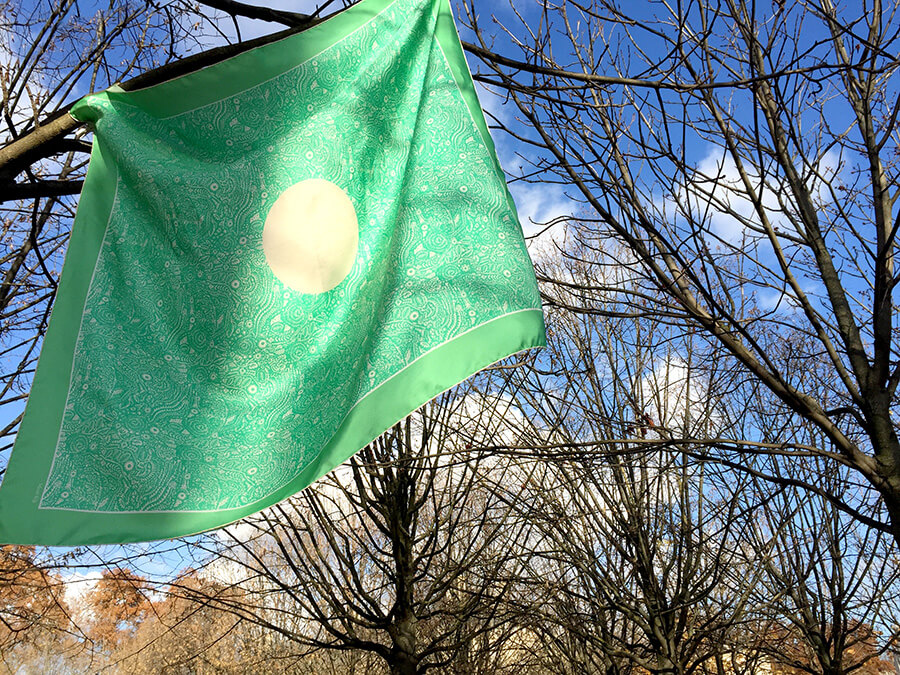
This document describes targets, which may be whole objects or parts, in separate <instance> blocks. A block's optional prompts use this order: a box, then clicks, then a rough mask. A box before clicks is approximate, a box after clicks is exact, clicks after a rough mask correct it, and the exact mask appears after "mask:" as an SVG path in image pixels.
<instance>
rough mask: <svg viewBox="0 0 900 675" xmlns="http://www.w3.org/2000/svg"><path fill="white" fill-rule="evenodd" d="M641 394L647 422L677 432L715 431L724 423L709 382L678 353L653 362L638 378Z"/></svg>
mask: <svg viewBox="0 0 900 675" xmlns="http://www.w3.org/2000/svg"><path fill="white" fill-rule="evenodd" d="M641 396H642V398H643V400H644V406H645V410H646V412H647V414H648V415H649V416H650V418H651V420H650V422H649V423H650V424H652V425H654V426H662V427H664V428H665V429H668V430H669V431H671V432H673V433H675V434H676V435H684V436H691V435H695V434H697V433H701V434H707V435H716V434H717V428H718V427H719V426H721V424H722V423H723V418H722V415H721V411H717V409H716V402H715V397H714V396H713V394H712V391H711V385H710V382H709V381H708V380H707V379H706V378H705V377H704V376H703V375H702V374H701V373H700V372H699V371H698V370H697V369H696V368H693V367H692V366H691V365H690V363H688V361H686V360H685V359H684V358H682V357H681V356H679V355H677V354H669V355H667V356H666V357H665V358H663V359H660V360H659V361H657V362H656V363H655V364H654V367H653V369H652V371H651V372H650V373H649V374H648V375H646V376H645V377H644V378H643V380H642V382H641Z"/></svg>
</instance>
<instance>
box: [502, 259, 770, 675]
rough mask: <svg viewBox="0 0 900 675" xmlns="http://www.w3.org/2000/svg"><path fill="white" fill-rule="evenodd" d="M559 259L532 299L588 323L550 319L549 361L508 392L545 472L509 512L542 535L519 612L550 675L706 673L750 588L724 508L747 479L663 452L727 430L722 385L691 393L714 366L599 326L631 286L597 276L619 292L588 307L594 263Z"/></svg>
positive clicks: (650, 339)
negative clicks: (521, 402) (522, 399)
mask: <svg viewBox="0 0 900 675" xmlns="http://www.w3.org/2000/svg"><path fill="white" fill-rule="evenodd" d="M589 256H590V257H589ZM604 257H605V258H606V260H607V261H610V260H611V258H609V257H608V256H604ZM567 258H568V260H567V261H566V262H564V263H557V264H554V263H553V262H552V261H550V262H547V263H545V264H544V265H543V271H544V272H545V273H546V274H553V275H554V276H555V277H560V278H562V277H564V278H565V282H564V283H561V284H557V285H545V289H544V290H545V293H546V295H547V296H548V297H550V298H554V299H556V300H557V301H558V303H557V304H568V303H570V302H571V301H572V300H573V297H572V296H573V293H574V294H578V295H579V301H580V302H582V303H587V304H589V306H590V307H591V308H592V310H593V312H592V313H586V312H582V311H576V312H572V311H569V310H565V309H557V310H554V311H551V312H550V313H549V326H550V333H551V336H552V340H551V341H552V345H551V347H550V349H549V353H548V354H546V355H545V356H544V358H543V359H542V362H541V366H542V369H541V370H540V371H533V374H532V376H531V377H530V378H529V379H530V382H529V383H530V385H531V386H530V387H529V386H527V385H526V386H523V387H521V391H522V392H523V394H524V395H526V396H527V395H528V394H525V392H531V393H530V396H531V397H532V399H531V401H530V402H529V403H530V407H531V409H532V410H533V411H534V412H533V416H534V419H535V429H534V430H535V434H536V436H535V437H533V440H532V444H533V445H534V447H535V448H537V452H538V453H539V456H540V454H543V457H542V469H541V470H540V477H539V478H536V479H535V480H534V481H533V482H530V483H529V486H530V487H531V489H532V494H530V495H529V497H528V498H527V499H525V500H521V501H520V502H518V504H517V508H518V509H519V511H520V513H521V514H522V517H523V518H525V519H527V520H528V521H529V522H533V523H535V525H536V527H537V528H538V529H539V530H540V532H541V535H542V538H541V540H540V542H539V543H538V545H537V546H536V547H535V549H534V552H533V554H532V555H533V557H532V560H533V561H534V564H535V566H536V567H535V569H536V571H538V573H539V574H540V575H541V576H542V577H543V579H544V581H545V583H546V584H547V589H548V591H549V592H548V593H547V596H546V599H545V601H544V602H543V603H540V604H537V605H536V606H535V607H529V608H528V610H527V611H528V612H531V613H534V614H535V615H538V616H540V615H542V616H543V617H544V620H543V621H537V622H536V625H538V626H542V632H543V635H545V636H547V637H546V639H545V642H546V643H547V644H548V645H553V649H552V650H548V651H549V654H548V657H549V658H551V659H552V658H553V657H552V655H553V653H554V652H556V653H557V654H563V655H565V657H564V658H560V657H559V656H557V659H556V660H557V661H560V662H564V661H568V663H569V665H568V668H569V669H567V670H561V671H560V672H584V673H601V672H602V673H620V672H635V671H640V672H643V671H647V672H650V673H679V674H685V673H692V672H695V671H697V670H700V669H703V668H712V669H713V670H715V664H716V662H717V661H722V662H724V660H726V659H729V658H731V656H732V654H733V653H734V652H735V650H736V648H737V647H736V644H735V642H736V635H738V634H739V633H740V632H741V630H742V626H743V624H744V622H745V621H746V618H747V617H748V616H749V615H750V609H752V607H751V600H752V589H753V587H754V585H755V583H756V582H757V581H758V578H759V574H760V573H759V571H758V570H757V569H756V568H755V567H754V566H753V565H752V561H751V560H750V559H748V555H747V552H746V550H745V549H744V547H743V546H742V542H743V541H744V539H745V538H746V536H747V529H748V527H749V524H750V523H749V521H748V519H747V518H746V515H745V512H744V510H743V508H742V505H741V500H740V499H738V498H737V495H739V494H740V492H741V490H742V488H743V487H744V486H745V485H746V484H747V482H748V479H747V477H746V476H742V474H741V473H735V472H733V471H730V470H723V469H722V467H721V466H719V465H714V464H708V463H706V462H703V461H701V460H699V459H695V458H694V457H693V455H694V453H693V449H692V448H690V447H686V448H682V447H681V446H680V444H679V443H673V441H672V438H673V437H677V438H681V437H690V436H696V435H698V434H699V433H701V431H702V432H703V433H705V434H709V435H716V432H717V431H719V428H720V427H725V426H727V417H728V414H729V412H730V411H729V410H728V409H727V407H726V404H727V401H726V400H725V398H724V396H722V395H720V394H719V393H718V392H719V391H721V390H723V389H724V388H726V387H727V382H726V380H727V378H726V377H725V375H727V373H723V376H722V377H719V378H717V380H716V381H715V382H712V381H709V380H704V378H703V376H702V373H703V372H704V370H705V371H706V372H709V368H711V367H712V366H711V365H707V367H706V368H705V369H703V368H700V367H698V364H701V363H705V362H709V363H714V362H715V354H714V353H709V352H708V351H707V350H706V348H705V345H704V344H703V341H702V340H692V339H690V337H687V338H685V337H684V336H683V335H680V334H679V331H677V330H673V329H671V328H669V327H666V326H661V325H660V324H658V323H657V322H656V321H654V320H653V319H652V318H640V317H632V316H626V317H619V318H610V317H608V316H603V315H604V314H607V313H608V312H606V311H605V310H611V309H612V308H614V307H615V306H616V304H617V303H618V297H617V296H618V295H619V294H620V293H622V292H626V291H627V289H628V287H630V286H631V285H632V284H633V283H635V282H634V280H633V279H631V278H630V276H629V275H628V274H627V273H626V274H622V270H621V269H619V270H618V271H616V270H615V269H614V268H610V269H608V270H607V272H606V274H605V277H606V281H607V285H608V286H609V287H613V286H616V287H617V290H616V291H614V292H595V293H593V294H592V295H591V297H590V298H588V297H587V294H586V293H585V292H584V288H585V285H586V284H588V283H590V277H591V275H593V274H594V273H595V272H596V270H597V269H598V268H599V266H600V265H602V264H603V260H602V259H601V258H600V257H597V256H595V255H593V254H592V252H591V251H590V250H587V249H583V250H580V251H579V250H576V249H575V248H572V249H570V250H569V251H568V252H567ZM589 261H593V262H589ZM594 262H595V263H596V266H595V264H594ZM615 275H617V278H614V276H615ZM695 368H696V369H697V372H696V373H695V372H694V369H695ZM533 576H537V574H535V575H533ZM743 651H744V653H743V655H742V658H744V659H745V660H746V659H750V658H751V657H752V654H751V653H750V651H749V649H744V650H743Z"/></svg>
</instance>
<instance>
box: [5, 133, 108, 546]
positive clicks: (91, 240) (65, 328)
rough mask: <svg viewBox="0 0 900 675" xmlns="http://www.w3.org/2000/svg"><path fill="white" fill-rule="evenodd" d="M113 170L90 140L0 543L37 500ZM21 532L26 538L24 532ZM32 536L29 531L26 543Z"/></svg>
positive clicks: (14, 458) (15, 456) (10, 475)
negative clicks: (86, 197)
mask: <svg viewBox="0 0 900 675" xmlns="http://www.w3.org/2000/svg"><path fill="white" fill-rule="evenodd" d="M116 179H117V176H116V171H115V168H114V166H112V165H111V164H109V163H108V162H107V161H106V158H105V156H104V152H103V147H102V142H101V141H99V140H98V139H97V138H96V137H95V138H94V142H93V146H92V148H91V159H90V164H89V166H88V172H87V176H85V180H84V187H83V188H82V196H84V195H89V198H88V199H86V200H85V199H81V200H79V204H78V211H77V213H76V216H75V222H74V224H73V227H72V234H71V237H70V239H69V246H68V249H67V250H66V256H65V261H64V263H63V268H62V274H61V276H60V279H61V281H60V283H59V287H58V289H59V290H58V291H57V295H56V298H55V300H54V303H53V310H52V312H51V314H50V322H49V325H48V328H47V334H46V336H45V337H44V342H43V345H42V346H41V354H40V357H39V358H38V364H37V368H36V371H35V376H34V379H33V380H32V384H31V392H30V394H29V396H28V404H27V405H26V406H25V415H24V417H23V418H22V423H21V424H20V426H19V431H18V433H17V434H16V442H15V447H14V448H13V452H12V454H11V456H10V458H9V463H8V464H7V467H6V473H5V475H4V476H3V482H2V484H0V541H6V539H7V537H6V535H5V534H3V533H4V532H5V528H6V525H7V523H12V522H13V521H16V522H15V525H14V526H15V527H18V526H19V524H20V523H19V522H18V521H19V520H20V519H21V516H22V514H23V513H25V512H27V511H29V510H33V509H35V508H36V507H37V503H38V501H39V500H40V498H41V494H42V493H43V490H44V482H45V480H46V478H47V476H48V475H49V470H50V466H51V463H52V461H53V454H54V451H55V449H56V444H57V441H58V438H59V430H60V426H61V425H62V416H63V414H64V410H65V405H66V401H67V399H68V395H69V383H70V380H71V377H72V362H73V359H74V354H75V344H76V342H77V340H78V333H79V331H80V330H81V321H82V315H83V312H84V304H85V302H86V298H87V294H88V290H89V288H90V284H91V279H92V277H93V274H94V268H95V265H96V261H97V257H98V256H99V254H100V248H101V246H102V244H103V239H104V237H105V235H106V229H107V225H108V223H109V218H110V214H111V213H112V208H113V204H114V202H115V197H116ZM23 534H25V533H24V532H23ZM32 537H34V533H28V536H27V537H26V538H27V539H31V538H32Z"/></svg>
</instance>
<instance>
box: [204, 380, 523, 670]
mask: <svg viewBox="0 0 900 675" xmlns="http://www.w3.org/2000/svg"><path fill="white" fill-rule="evenodd" d="M508 406H509V401H508V399H506V398H503V397H487V398H485V397H483V396H477V395H475V394H470V395H462V392H456V393H454V394H449V395H445V396H444V397H442V398H441V399H440V400H439V402H437V403H434V404H431V405H428V406H426V407H425V408H423V409H421V410H420V411H418V412H417V413H415V414H414V415H413V416H412V417H410V418H407V419H406V420H404V421H403V422H402V423H400V424H398V425H397V426H395V427H394V428H393V429H392V430H390V431H388V432H386V433H385V434H384V435H382V436H381V437H380V438H378V439H377V440H376V441H374V442H373V443H372V444H370V445H369V446H367V447H366V448H365V449H363V450H362V451H361V452H360V453H358V454H357V455H356V456H354V457H353V458H352V459H351V460H350V461H349V463H348V465H347V466H346V468H344V469H339V470H338V471H337V472H335V473H334V474H332V475H330V476H327V477H326V478H324V479H322V480H321V481H320V482H319V483H317V484H316V485H314V486H312V487H310V488H308V489H307V490H305V491H304V492H303V493H301V494H300V495H298V496H297V497H294V498H292V499H290V500H288V501H286V502H283V503H282V504H280V505H278V506H276V507H273V508H271V509H269V510H267V511H264V512H263V513H262V514H260V515H259V516H258V517H254V518H250V519H247V520H245V521H243V522H242V524H241V525H239V526H238V527H237V528H233V529H226V530H225V532H226V533H227V534H228V536H229V538H230V539H229V542H228V544H227V545H216V546H215V547H213V548H212V549H211V552H212V553H214V555H215V558H214V560H215V562H214V563H213V564H214V565H215V566H217V567H218V568H219V569H223V565H224V566H225V567H224V568H225V569H229V570H231V572H229V573H228V574H231V575H233V577H234V581H233V583H234V584H235V585H237V586H240V588H242V589H243V591H244V593H245V594H246V596H245V597H243V598H242V599H241V600H240V601H229V600H227V599H223V598H222V597H220V596H214V597H208V596H205V595H203V594H195V595H194V596H193V597H194V598H195V599H196V600H199V601H202V602H206V603H212V604H213V606H215V607H217V608H219V609H221V610H223V611H226V612H231V613H233V614H235V615H236V616H239V617H242V618H243V619H245V620H247V621H250V622H254V623H258V624H259V625H261V626H264V627H266V628H268V629H269V630H271V631H273V632H275V633H277V634H280V635H281V636H283V638H284V639H286V640H289V641H291V642H293V643H295V644H296V645H298V647H299V648H309V647H313V648H316V649H322V650H334V651H348V650H352V651H355V652H357V653H360V654H363V653H371V654H373V655H375V656H377V657H379V659H380V661H381V662H382V663H383V664H384V665H385V666H387V668H388V669H389V670H390V672H392V673H404V674H405V673H409V674H413V673H425V672H428V671H432V670H438V671H440V672H466V673H477V672H483V673H500V672H504V666H511V665H512V663H511V662H507V663H504V658H508V657H505V656H504V650H503V644H504V642H505V641H506V640H507V639H508V638H509V634H508V626H507V624H508V617H507V616H506V614H505V613H504V612H503V607H504V605H503V603H501V602H500V600H501V599H502V598H503V597H504V596H505V595H506V593H507V592H508V591H509V590H510V587H511V584H512V583H513V581H514V580H515V579H517V578H518V577H517V573H516V570H517V569H518V566H519V563H518V554H519V551H520V549H521V546H522V541H523V539H524V538H525V537H526V535H527V529H528V526H527V524H525V523H523V522H521V521H517V520H514V519H511V518H510V517H509V516H510V514H511V506H510V503H511V502H512V501H515V500H514V499H511V497H515V495H511V494H510V493H509V490H508V489H507V491H506V493H505V494H504V495H503V496H502V497H500V496H497V495H496V494H495V493H494V492H493V491H492V490H491V489H489V487H490V485H492V484H495V483H498V482H499V483H504V482H505V477H506V476H507V475H508V474H509V472H510V469H509V467H508V466H504V464H503V463H502V462H499V461H489V460H483V461H479V459H478V457H477V456H475V455H472V454H471V452H470V451H468V450H467V448H466V446H467V445H468V446H471V445H472V444H473V443H475V442H476V441H475V440H474V439H476V438H477V439H480V440H479V441H478V442H479V443H481V444H487V443H491V444H494V443H497V442H498V441H497V439H496V438H492V436H498V435H499V436H502V435H503V434H505V433H508V431H504V428H505V424H504V417H503V416H504V412H503V411H504V410H506V408H507V407H508ZM505 442H506V443H509V440H508V439H507V440H506V441H505ZM488 475H489V476H490V477H489V478H487V477H486V476H488ZM223 561H227V562H223Z"/></svg>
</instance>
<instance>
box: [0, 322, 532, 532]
mask: <svg viewBox="0 0 900 675" xmlns="http://www.w3.org/2000/svg"><path fill="white" fill-rule="evenodd" d="M545 345H546V338H545V332H544V318H543V313H542V312H541V310H540V309H524V310H520V311H517V312H514V313H512V314H507V315H505V316H501V317H498V318H496V319H493V320H491V321H488V322H487V323H483V324H481V325H480V326H477V327H475V328H473V329H472V330H470V331H468V332H466V333H463V334H462V335H459V336H457V337H456V338H454V339H452V340H450V341H448V342H445V343H444V344H443V345H441V346H439V347H437V348H435V349H434V350H432V351H430V352H428V353H427V354H425V355H423V356H421V357H420V358H419V359H417V360H416V361H414V362H413V363H411V364H410V365H409V366H407V367H406V368H405V369H403V370H402V371H400V372H399V373H397V374H396V375H395V376H394V377H392V378H390V379H388V380H386V381H385V382H384V383H383V384H382V385H381V386H379V387H378V388H377V389H375V390H374V391H373V392H371V393H370V394H368V395H367V396H366V397H365V398H363V399H362V400H361V401H360V402H359V403H357V405H356V406H355V407H354V408H353V409H352V410H351V411H350V412H349V414H348V415H347V417H346V418H345V419H344V422H343V423H342V424H341V426H340V428H339V429H338V431H337V432H336V433H335V435H334V436H333V437H332V438H331V440H330V441H329V443H328V444H327V445H326V446H325V448H324V449H323V450H322V452H321V453H320V454H319V456H318V457H317V458H316V459H315V460H314V461H313V463H312V464H310V465H309V466H308V467H307V468H306V469H305V470H304V471H303V472H302V473H300V474H299V475H298V476H297V477H296V478H295V479H294V480H292V481H291V482H290V483H288V484H287V485H285V486H284V487H282V488H281V489H279V490H278V491H277V492H274V493H273V494H271V495H269V496H268V497H266V498H265V499H262V500H259V501H256V502H254V503H253V504H249V505H247V506H244V507H241V508H239V509H229V510H224V511H213V512H203V513H165V512H163V513H159V512H157V513H128V514H104V513H85V512H74V511H63V510H57V509H43V510H41V511H40V512H38V511H37V509H36V507H35V505H34V504H33V503H31V502H30V501H29V502H28V503H27V504H25V503H21V504H20V505H19V506H18V507H16V506H14V504H15V497H14V493H13V492H10V493H7V494H6V495H4V501H3V502H0V514H2V517H0V542H6V541H14V542H15V543H17V544H42V545H50V546H72V545H90V544H109V543H129V542H137V541H149V540H154V539H167V538H171V537H175V536H186V535H187V534H188V533H199V532H203V531H206V530H210V529H214V528H218V527H222V526H224V525H228V524H229V523H232V522H234V521H236V520H240V519H241V518H243V517H245V516H248V515H251V514H253V513H256V512H258V511H259V510H261V509H264V508H266V507H267V506H271V505H272V504H276V503H278V502H279V501H281V500H283V499H285V498H287V497H289V496H290V495H292V494H296V493H297V492H299V491H300V490H302V489H303V488H305V487H307V486H308V485H310V484H311V483H313V482H314V481H315V480H317V479H319V478H321V477H322V476H324V475H325V474H326V473H328V472H329V471H331V470H332V469H334V468H335V467H337V466H338V465H340V464H342V463H343V462H345V461H346V460H347V459H348V458H349V457H351V456H352V455H354V454H355V453H356V452H358V451H359V449H361V448H362V447H364V446H365V445H366V444H367V443H369V442H370V441H372V440H373V439H374V438H377V437H378V436H379V435H380V434H381V433H382V432H384V431H385V430H387V429H389V428H390V427H391V426H393V425H394V424H396V423H397V422H398V421H399V420H401V419H403V418H404V417H405V416H406V415H408V414H409V412H410V411H412V410H415V409H417V408H418V407H420V406H422V405H424V404H425V403H427V402H428V401H429V400H431V399H433V398H434V397H435V396H438V395H439V394H440V393H442V392H444V391H446V390H448V389H450V388H451V387H453V386H454V385H456V384H458V383H460V382H462V381H463V380H465V379H466V378H468V377H469V376H470V375H471V374H472V373H475V372H478V371H480V370H482V369H484V368H486V367H488V366H490V365H491V364H493V363H496V362H497V361H499V360H500V359H503V358H505V357H507V356H509V355H511V354H514V353H516V352H519V351H521V350H524V349H529V348H532V347H541V346H545ZM44 465H45V466H46V462H45V464H44ZM41 486H43V482H41ZM88 523H89V528H90V531H88V529H87V528H86V527H85V525H86V524H88Z"/></svg>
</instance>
